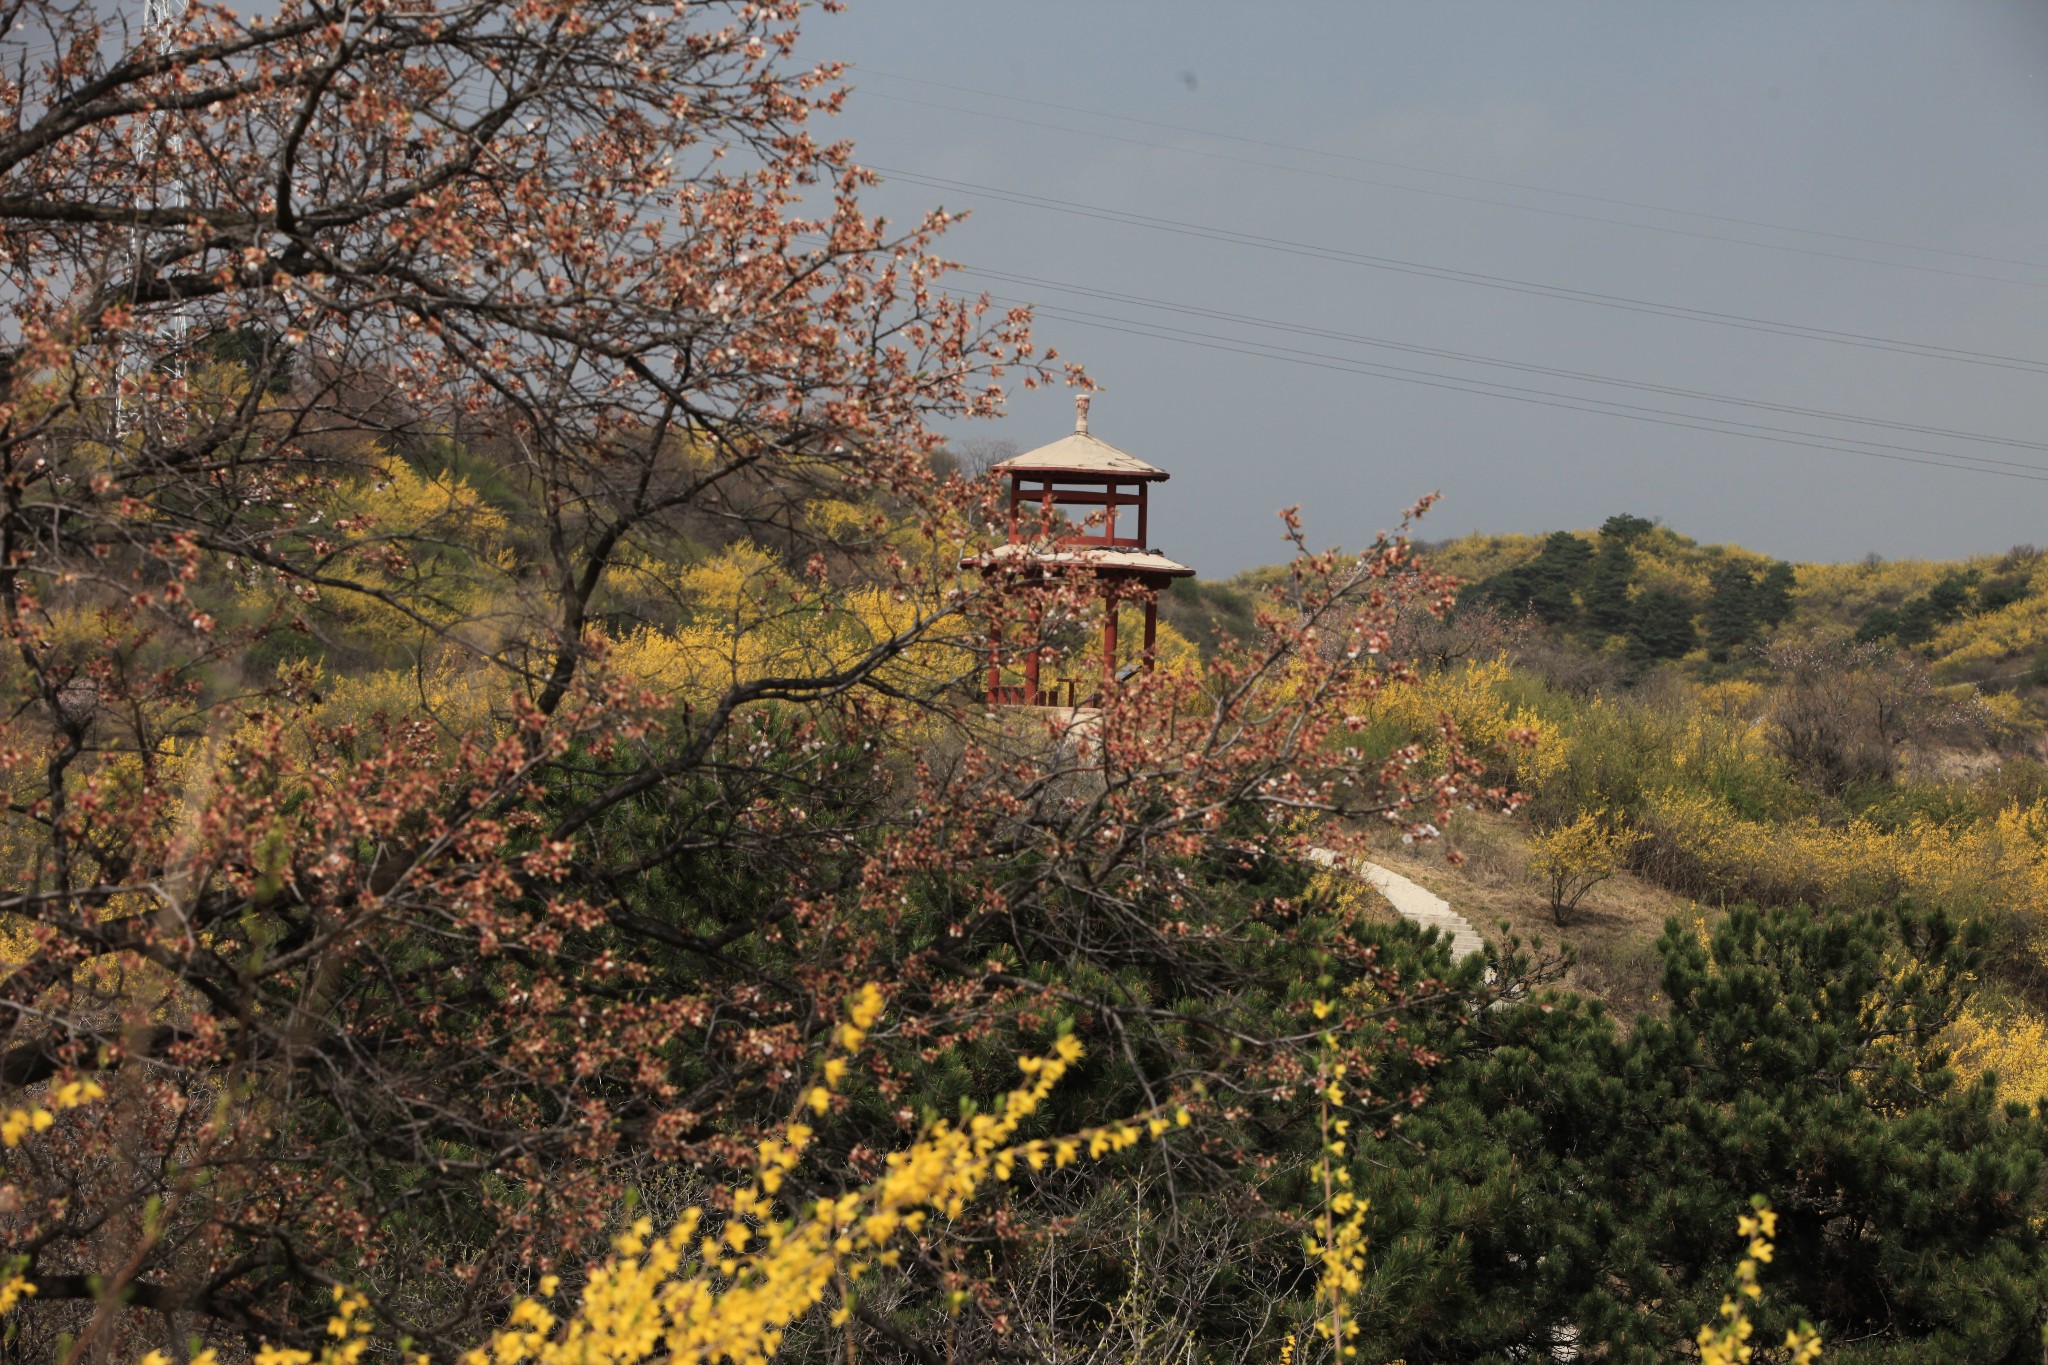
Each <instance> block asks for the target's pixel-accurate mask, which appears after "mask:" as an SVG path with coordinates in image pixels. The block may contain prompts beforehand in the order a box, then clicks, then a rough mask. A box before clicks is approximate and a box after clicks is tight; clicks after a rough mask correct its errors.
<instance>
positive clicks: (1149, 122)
mask: <svg viewBox="0 0 2048 1365" xmlns="http://www.w3.org/2000/svg"><path fill="white" fill-rule="evenodd" d="M851 69H853V70H854V71H856V72H861V73H865V74H867V75H871V76H880V77H882V78H883V79H885V80H892V81H906V82H908V83H910V84H913V85H928V86H932V87H934V88H936V89H940V90H952V91H956V92H958V93H960V94H963V95H979V96H981V97H983V98H985V99H993V100H1005V101H1008V102H1010V103H1013V104H1030V105H1036V106H1037V107H1039V108H1041V109H1058V110H1061V111H1063V112H1066V113H1070V114H1082V115H1085V116H1087V117H1089V118H1102V119H1115V120H1117V121H1119V122H1123V123H1133V124H1139V125H1141V126H1144V127H1147V128H1163V129H1167V130H1169V131H1172V132H1177V133H1192V134H1194V135H1195V136H1197V137H1213V138H1219V139H1221V140H1223V141H1227V142H1239V143H1243V144H1245V145H1246V146H1251V147H1267V148H1271V149H1273V150H1275V151H1285V152H1296V153H1299V154H1301V155H1303V156H1320V157H1326V158H1328V159H1330V160H1333V161H1349V162H1352V163H1355V164H1357V165H1361V166H1382V167H1385V168H1387V169H1388V170H1398V171H1412V172H1414V173H1416V174H1418V175H1435V176H1442V177H1444V178H1445V179H1449V180H1462V181H1465V182H1466V183H1468V184H1474V185H1492V186H1494V187H1496V188H1499V189H1513V190H1525V191H1528V192H1529V193H1532V194H1554V195H1557V196H1559V197H1560V198H1565V199H1578V200H1583V201H1585V202H1587V203H1593V204H1610V205H1613V206H1614V207H1616V208H1630V209H1640V210H1642V211H1644V212H1647V213H1668V214H1671V215H1673V216H1674V217H1684V218H1699V219H1704V220H1706V221H1709V222H1715V223H1730V224H1733V225H1736V226H1738V227H1753V228H1764V229H1766V230H1768V231H1771V232H1793V233H1799V234H1802V235H1804V236H1808V237H1826V238H1830V239H1832V240H1834V241H1838V242H1857V243H1860V244H1862V245H1864V246H1882V247H1890V248H1892V249H1894V250H1897V251H1922V252H1927V253H1929V254H1931V255H1938V256H1953V257H1957V258H1959V259H1962V260H1968V261H1986V262H1991V263H1994V264H1998V265H2019V266H2027V267H2030V268H2032V269H2035V270H2048V262H2043V261H2028V260H2021V259H2019V258H2017V257H2012V256H1991V255H1985V254H1983V253H1981V252H1974V251H1957V250H1955V249H1954V248H1952V247H1939V246H1923V245H1920V244H1918V243H1914V242H1895V241H1891V240H1888V239H1886V238H1883V237H1866V236H1860V235H1858V234H1856V233H1853V232H1830V231H1827V230H1825V229H1822V228H1806V227H1793V226H1791V225H1790V224H1787V223H1772V222H1767V221H1765V220H1763V219H1758V218H1740V217H1736V216H1735V215H1733V214H1726V213H1709V212H1705V211H1703V210H1699V209H1675V208H1671V207H1669V206H1667V205H1663V204H1650V203H1645V202H1643V201H1641V200H1636V199H1617V198H1612V197H1609V196H1607V195H1601V194H1587V193H1584V192H1582V191H1579V190H1561V189H1558V188H1556V187H1554V186H1550V185H1537V184H1532V183H1529V182H1527V181H1522V180H1502V179H1497V178H1494V177H1491V176H1484V175H1467V174H1465V173H1463V172H1460V171H1447V170H1443V169H1441V168H1439V167H1436V166H1418V165H1414V164H1412V163H1410V162H1405V161H1386V160H1381V159H1379V158H1376V157H1369V156H1358V155H1356V154H1354V153H1349V152H1331V151H1324V150H1322V149H1320V148H1316V147H1304V146H1301V145H1299V144H1296V143H1291V142H1276V141H1273V140H1271V139H1268V138H1257V137H1246V136H1245V135H1243V134H1241V133H1225V132H1219V131H1218V130H1216V129H1213V128H1196V127H1192V126H1190V125H1188V124H1185V123H1169V122H1165V121H1163V120H1160V119H1148V118H1139V117H1136V116H1134V115H1131V114H1117V113H1111V112H1110V111H1109V110H1106V109H1089V108H1085V107H1083V106H1081V105H1076V104H1060V103H1057V102H1055V101H1053V100H1042V99H1030V98H1027V97H1025V96H1023V95H1008V94H1004V93H1002V92H1000V91H996V90H982V89H979V88H977V87H975V86H971V85H955V84H952V83H950V82H947V81H935V80H931V79H929V78H927V77H924V76H908V75H904V74H903V73H901V72H896V71H883V70H881V69H879V68H877V67H872V66H863V65H859V64H852V66H851ZM867 93H869V94H871V95H872V94H879V93H880V92H879V91H872V90H871V91H868V92H867ZM892 98H895V99H899V100H900V99H902V98H903V97H902V96H900V95H899V96H894V97H892Z"/></svg>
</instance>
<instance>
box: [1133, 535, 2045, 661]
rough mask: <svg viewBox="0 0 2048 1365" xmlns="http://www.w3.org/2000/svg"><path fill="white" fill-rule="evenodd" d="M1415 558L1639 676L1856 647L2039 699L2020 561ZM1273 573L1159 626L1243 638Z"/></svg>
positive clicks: (2027, 572)
mask: <svg viewBox="0 0 2048 1365" xmlns="http://www.w3.org/2000/svg"><path fill="white" fill-rule="evenodd" d="M1418 549H1419V550H1420V552H1421V555H1422V558H1423V559H1424V560H1425V561H1426V562H1427V563H1428V564H1429V565H1430V566H1431V567H1433V568H1435V569H1437V570H1438V571H1440V572H1443V573H1445V574H1448V575H1451V576H1452V577H1454V578H1456V579H1458V580H1459V581H1460V583H1461V584H1462V585H1463V586H1462V588H1461V590H1460V593H1459V608H1460V611H1461V612H1476V611H1481V610H1484V611H1487V612H1490V613H1493V614H1495V615H1498V616H1501V617H1505V618H1509V619H1512V620H1514V621H1516V622H1517V623H1519V624H1521V625H1523V626H1525V627H1526V628H1527V629H1529V630H1531V631H1533V632H1535V633H1537V634H1538V635H1539V636H1541V637H1543V638H1545V639H1546V640H1548V641H1549V642H1550V643H1552V644H1555V645H1562V646H1569V647H1571V648H1574V649H1578V650H1583V651H1586V652H1589V653H1599V654H1606V655H1611V656H1614V657H1615V658H1616V659H1617V661H1619V662H1622V663H1625V664H1627V665H1628V666H1630V667H1633V668H1635V669H1637V670H1641V669H1643V668H1646V667H1648V666H1651V665H1654V664H1658V663H1663V662H1667V661H1680V662H1686V663H1690V664H1692V665H1696V666H1697V667H1698V668H1699V669H1700V670H1702V671H1704V672H1707V673H1716V672H1721V671H1728V670H1740V669H1742V668H1743V667H1745V666H1747V664H1748V662H1749V661H1752V660H1753V659H1754V657H1755V647H1756V646H1758V645H1762V644H1765V643H1768V642H1772V641H1778V640H1784V639H1806V640H1821V639H1837V638H1842V637H1853V638H1856V639H1859V640H1866V641H1882V642H1889V643H1892V644H1895V645H1897V646H1898V647H1900V648H1902V649H1907V650H1911V651H1913V652H1915V653H1917V654H1919V655H1920V656H1921V657H1923V658H1925V659H1927V660H1928V661H1929V662H1930V663H1931V664H1932V665H1933V666H1934V668H1935V672H1936V676H1937V677H1938V678H1940V679H1941V680H1942V681H1945V682H1954V683H1963V682H1969V683H1977V684H1981V685H1983V686H1985V687H1987V688H1990V689H1995V690H2008V689H2012V688H2022V687H2035V686H2048V556H2044V554H2043V552H2042V551H2041V550H2039V549H2037V548H2035V547H2033V546H2029V545H2022V546H2015V547H2014V548H2012V549H2010V550H2007V551H2005V552H2004V553H2002V554H1985V555H1978V556H1974V557H1971V558H1969V559H1962V560H1950V561H1939V560H1918V559H1905V560H1884V559H1878V558H1876V557H1874V556H1873V557H1871V558H1869V559H1865V560H1862V561H1858V562H1855V563H1846V564H1826V563H1811V564H1793V563H1788V562H1785V561H1782V560H1773V559H1771V558H1770V557H1769V556H1767V555H1762V554H1758V553H1756V552H1755V551H1753V550H1749V549H1745V548H1743V547H1742V546H1739V545H1703V544H1701V543H1700V542H1698V541H1696V540H1694V539H1692V538H1691V537H1689V536H1686V535H1683V534H1681V533H1680V532H1678V531H1676V530H1673V529H1672V528H1670V527H1668V526H1663V525H1659V524H1657V523H1655V522H1653V521H1650V520H1649V519H1647V518H1643V517H1638V516H1632V515H1629V514H1621V515H1617V516H1613V517H1609V518H1608V519H1607V520H1606V521H1605V522H1603V523H1602V524H1601V525H1600V526H1599V527H1598V528H1597V529H1594V530H1569V531H1553V532H1550V533H1548V534H1540V535H1484V534H1473V535H1468V536H1460V537H1458V538H1456V539H1452V540H1444V541H1437V542H1430V543H1424V544H1422V545H1420V546H1418ZM1281 572H1282V571H1281V570H1279V569H1278V568H1261V569H1254V570H1250V571H1248V572H1246V573H1243V574H1239V575H1237V576H1236V577H1235V578H1232V579H1229V580H1226V581H1223V582H1194V581H1190V582H1185V583H1181V584H1177V585H1176V586H1175V588H1174V591H1173V593H1172V594H1171V595H1170V596H1169V597H1168V599H1167V602H1166V604H1165V615H1166V617H1167V619H1169V620H1170V621H1172V623H1173V624H1174V625H1175V627H1176V628H1177V629H1179V630H1180V632H1181V633H1182V634H1184V635H1186V636H1187V637H1188V638H1190V639H1192V640H1195V641H1197V642H1198V643H1201V644H1203V645H1205V646H1206V645H1208V644H1209V643H1210V642H1212V641H1213V640H1214V639H1215V638H1216V637H1217V636H1218V634H1219V633H1220V634H1222V635H1242V634H1244V633H1245V632H1247V631H1248V630H1249V629H1250V626H1251V621H1252V613H1253V610H1254V606H1255V603H1256V601H1257V599H1258V598H1259V597H1260V596H1261V595H1262V593H1263V591H1264V590H1265V589H1267V588H1269V587H1271V586H1272V585H1273V584H1275V583H1276V582H1277V581H1278V579H1279V577H1280V574H1281Z"/></svg>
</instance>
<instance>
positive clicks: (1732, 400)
mask: <svg viewBox="0 0 2048 1365" xmlns="http://www.w3.org/2000/svg"><path fill="white" fill-rule="evenodd" d="M959 273H960V274H963V275H970V276H974V277H976V278H985V279H991V280H1000V281H1004V282H1007V283H1011V284H1023V285H1030V286H1033V287H1036V288H1041V289H1051V290H1053V291H1055V292H1058V293H1066V294H1075V295H1079V296H1082V297H1085V298H1093V299H1102V300H1105V301H1108V302H1111V303H1124V304H1136V305H1138V306H1140V307H1143V308H1153V309H1159V310H1161V311H1163V312H1170V313H1181V314H1185V315H1188V316H1191V317H1202V318H1211V319H1214V320H1216V321H1219V322H1232V323H1238V324H1242V325H1245V326H1251V327H1260V328H1268V329H1271V330H1274V331H1282V332H1290V333H1294V334H1297V335H1301V336H1312V337H1320V338H1323V339H1325V340H1329V341H1341V342H1346V343H1349V344H1352V345H1357V346H1371V347H1375V348H1378V349H1383V350H1390V351H1400V352H1403V353H1406V354H1409V355H1423V356H1431V357H1434V358H1436V359H1439V360H1454V361H1458V362H1460V363H1463V364H1468V365H1485V366H1489V367H1493V368H1498V369H1506V370H1514V371H1517V372H1520V373H1526V374H1541V375H1548V376H1551V377H1553V378H1557V379H1570V380H1576V381H1579V382H1582V383H1588V384H1602V385H1611V386H1614V387H1618V388H1625V389H1635V390H1640V391H1643V392H1647V393H1659V394H1665V395H1667V396H1670V397H1673V398H1691V399H1696V400H1698V401H1700V402H1708V403H1726V404H1730V405H1733V406H1737V407H1744V408H1755V409H1758V410H1760V411H1765V412H1779V413H1785V414H1787V415H1790V416H1796V417H1818V418H1822V419H1824V420H1827V421H1831V422H1846V423H1849V424H1851V425H1853V426H1865V427H1879V428H1882V429H1885V430H1888V431H1904V432H1912V433H1915V434H1917V435H1922V436H1942V437H1947V438H1948V439H1950V440H1957V441H1970V442H1975V443H1978V444H1983V445H1996V446H2009V447H2013V448H2016V449H2021V450H2039V451H2048V441H2028V440H2023V439H2021V438H2019V437H2016V436H1990V435H1986V434H1984V433H1981V432H1974V431H1959V430H1957V429H1956V428H1954V427H1937V426H1927V425H1923V424H1920V423H1917V422H1900V421H1894V420H1891V419H1888V418H1883V417H1864V416H1859V415H1858V414H1855V413H1849V412H1838V411H1835V410H1833V409H1829V408H1807V407H1799V406H1797V405H1794V404H1790V403H1774V402H1771V401H1769V400H1767V399H1761V398H1742V397H1738V396H1736V395H1734V394H1726V393H1714V392H1712V391H1710V390H1706V389H1688V388H1683V387H1680V386H1678V385H1675V384H1658V383H1653V382H1650V381H1647V380H1640V379H1623V378H1618V377H1616V376H1614V375H1604V374H1595V373H1591V372H1589V371H1585V370H1571V369H1565V368H1562V367H1560V366H1555V365H1538V364H1534V363H1532V362H1529V361H1521V360H1506V359H1502V358H1500V357H1497V356H1487V355H1479V354H1476V353H1474V352H1471V351H1458V350H1451V349H1448V348H1446V347H1441V346H1423V345H1418V344H1416V343H1414V342H1405V341H1393V340H1389V339H1388V338H1385V337H1374V336H1365V335H1362V334H1360V333H1357V332H1345V331H1340V330H1337V329H1334V328H1327V327H1315V326H1310V325H1308V324H1305V323H1299V322H1287V321H1283V320H1280V319H1276V318H1264V317H1258V316H1255V315H1252V314H1247V313H1233V312H1229V311H1227V310H1225V309H1220V308H1208V307H1204V306H1202V305H1199V304H1190V303H1177V302H1173V301H1171V300H1166V299H1155V298H1149V297H1147V296H1145V295H1142V294H1129V293H1124V292H1122V291H1119V290H1113V289H1101V288H1097V287H1093V286H1090V285H1081V284H1070V283H1067V282H1065V281H1061V280H1047V279H1041V278H1038V277H1037V276H1033V275H1019V274H1016V273H1014V272H1012V271H1007V270H992V269H989V268H987V267H984V266H965V267H962V268H961V270H960V271H959ZM1958 458H1964V459H1980V458H1985V457H1979V456H1962V455H1959V456H1958ZM2025 467H2027V468H2044V466H2038V465H2027V466H2025Z"/></svg>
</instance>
